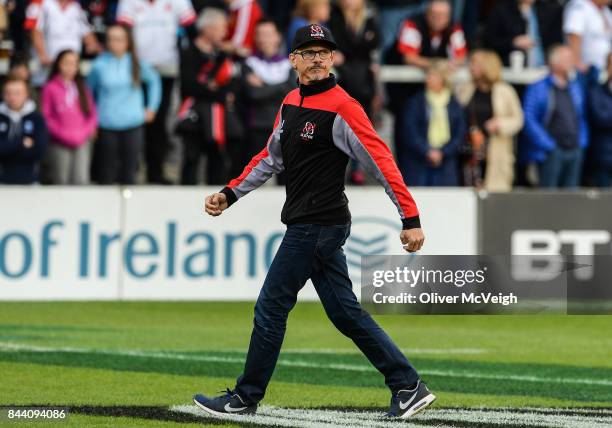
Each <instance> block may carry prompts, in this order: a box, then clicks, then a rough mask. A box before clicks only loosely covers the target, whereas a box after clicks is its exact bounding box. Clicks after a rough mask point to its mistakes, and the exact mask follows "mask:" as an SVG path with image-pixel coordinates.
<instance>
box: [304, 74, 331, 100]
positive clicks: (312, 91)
mask: <svg viewBox="0 0 612 428" xmlns="http://www.w3.org/2000/svg"><path fill="white" fill-rule="evenodd" d="M298 85H300V95H301V96H303V97H309V96H311V95H317V94H320V93H321V92H325V91H329V90H330V89H331V88H333V87H334V86H336V76H334V75H333V74H331V73H330V74H329V77H328V78H326V79H323V80H319V81H318V82H315V83H311V84H310V85H303V84H301V83H300V80H299V79H298Z"/></svg>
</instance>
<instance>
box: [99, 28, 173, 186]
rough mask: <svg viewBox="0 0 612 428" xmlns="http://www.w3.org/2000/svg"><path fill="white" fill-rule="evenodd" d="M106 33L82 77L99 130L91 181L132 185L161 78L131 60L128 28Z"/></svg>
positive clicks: (131, 47) (111, 30) (130, 38)
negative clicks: (103, 48)
mask: <svg viewBox="0 0 612 428" xmlns="http://www.w3.org/2000/svg"><path fill="white" fill-rule="evenodd" d="M106 34H107V36H106V40H107V49H108V50H107V52H105V53H103V54H102V55H100V56H99V57H98V58H96V60H95V61H94V62H93V65H92V69H91V72H90V73H89V76H87V83H88V84H89V86H90V87H91V90H92V93H93V94H94V98H95V100H96V104H97V106H98V123H99V126H100V132H99V135H98V141H97V144H96V147H95V152H94V153H95V154H94V177H95V178H96V180H97V181H98V182H99V183H100V184H112V183H115V182H117V181H118V182H119V183H121V184H134V183H135V181H136V173H137V172H138V159H139V157H140V152H141V149H142V147H143V144H144V130H143V125H144V124H145V123H150V122H152V121H153V119H154V118H155V112H156V111H157V109H158V107H159V104H160V101H161V80H160V77H159V74H157V72H156V71H155V70H154V69H153V67H151V66H150V65H148V64H147V63H145V62H143V61H139V60H138V58H137V57H136V53H135V49H134V42H133V40H132V36H131V33H130V30H129V28H127V27H123V26H121V25H113V26H111V27H110V28H109V29H108V30H107V33H106ZM143 83H144V84H145V85H146V88H147V103H146V104H145V97H144V91H143V89H142V84H143Z"/></svg>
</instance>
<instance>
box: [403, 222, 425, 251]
mask: <svg viewBox="0 0 612 428" xmlns="http://www.w3.org/2000/svg"><path fill="white" fill-rule="evenodd" d="M400 239H401V241H402V244H404V249H405V250H406V251H408V252H409V253H415V252H417V251H419V250H420V249H421V247H423V242H425V235H423V229H421V228H418V229H408V230H402V233H401V234H400Z"/></svg>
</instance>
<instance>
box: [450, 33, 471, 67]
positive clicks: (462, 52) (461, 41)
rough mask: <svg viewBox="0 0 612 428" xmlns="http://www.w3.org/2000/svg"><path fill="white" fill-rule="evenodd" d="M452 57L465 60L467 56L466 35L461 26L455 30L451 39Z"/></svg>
mask: <svg viewBox="0 0 612 428" xmlns="http://www.w3.org/2000/svg"><path fill="white" fill-rule="evenodd" d="M450 45H451V55H452V58H453V59H463V58H465V56H466V55H467V52H468V50H467V43H466V42H465V34H464V33H463V29H462V28H461V26H460V25H456V26H455V28H453V32H452V33H451V37H450Z"/></svg>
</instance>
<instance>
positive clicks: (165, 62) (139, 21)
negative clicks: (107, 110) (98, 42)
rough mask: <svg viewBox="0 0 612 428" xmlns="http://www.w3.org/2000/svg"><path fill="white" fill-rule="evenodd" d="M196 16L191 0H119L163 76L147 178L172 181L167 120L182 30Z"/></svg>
mask: <svg viewBox="0 0 612 428" xmlns="http://www.w3.org/2000/svg"><path fill="white" fill-rule="evenodd" d="M195 19H196V14H195V11H194V10H193V6H192V5H191V1H190V0H119V5H118V7H117V22H119V23H122V24H125V25H128V26H130V27H132V30H133V33H134V43H135V45H136V52H137V54H138V57H139V58H140V59H141V60H144V61H146V62H148V63H149V64H151V65H153V66H154V67H155V69H156V70H157V71H158V72H159V74H160V75H161V77H162V100H161V104H160V106H159V109H158V110H157V115H156V116H155V120H154V121H153V122H152V123H150V124H148V125H147V126H146V148H145V159H146V162H147V181H148V182H149V183H155V184H170V182H169V181H168V180H167V179H166V178H165V177H164V173H163V165H164V160H165V158H166V154H167V152H168V148H169V147H170V144H169V137H168V129H167V127H166V120H167V117H168V112H169V108H170V101H171V95H172V89H173V87H174V81H175V80H176V77H177V76H178V70H179V54H178V32H179V29H180V27H187V26H189V25H191V24H192V23H193V22H194V21H195Z"/></svg>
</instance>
